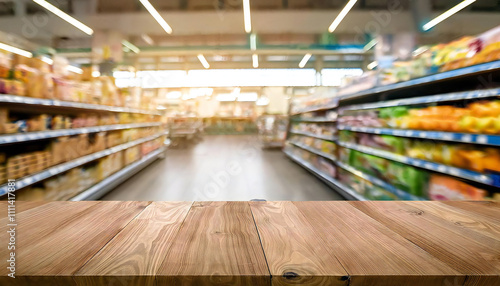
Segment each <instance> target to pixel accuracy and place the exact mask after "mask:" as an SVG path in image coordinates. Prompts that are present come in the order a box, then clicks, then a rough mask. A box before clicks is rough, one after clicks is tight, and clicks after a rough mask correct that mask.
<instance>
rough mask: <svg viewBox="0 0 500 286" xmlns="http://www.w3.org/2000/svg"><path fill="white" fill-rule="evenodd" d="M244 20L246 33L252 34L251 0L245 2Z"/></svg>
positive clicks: (244, 0)
mask: <svg viewBox="0 0 500 286" xmlns="http://www.w3.org/2000/svg"><path fill="white" fill-rule="evenodd" d="M243 18H244V21H245V32H247V33H250V32H252V19H251V18H250V0H243Z"/></svg>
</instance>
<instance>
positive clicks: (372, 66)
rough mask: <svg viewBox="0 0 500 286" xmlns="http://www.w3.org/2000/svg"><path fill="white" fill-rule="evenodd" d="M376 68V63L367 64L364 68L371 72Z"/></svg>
mask: <svg viewBox="0 0 500 286" xmlns="http://www.w3.org/2000/svg"><path fill="white" fill-rule="evenodd" d="M377 66H378V62H377V61H374V62H371V63H370V64H368V65H367V66H366V67H367V68H368V69H369V70H372V69H374V68H376V67H377Z"/></svg>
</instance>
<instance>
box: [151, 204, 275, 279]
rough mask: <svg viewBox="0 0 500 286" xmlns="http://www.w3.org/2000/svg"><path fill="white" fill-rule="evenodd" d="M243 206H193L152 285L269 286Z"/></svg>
mask: <svg viewBox="0 0 500 286" xmlns="http://www.w3.org/2000/svg"><path fill="white" fill-rule="evenodd" d="M270 280H271V279H270V275H269V271H268V269H267V265H266V260H265V257H264V253H263V251H262V247H261V245H260V241H259V237H258V233H257V230H256V228H255V224H254V221H253V218H252V213H251V211H250V207H249V205H248V203H247V202H196V203H194V204H193V206H192V207H191V210H190V212H189V214H188V215H187V217H186V220H185V221H184V224H183V225H182V226H181V228H180V230H179V232H178V233H177V235H176V237H175V239H174V242H173V244H172V246H171V248H170V250H169V252H168V254H167V256H166V257H165V259H164V261H163V263H162V265H161V267H160V269H159V270H158V272H157V285H252V286H253V285H255V286H259V285H269V284H270Z"/></svg>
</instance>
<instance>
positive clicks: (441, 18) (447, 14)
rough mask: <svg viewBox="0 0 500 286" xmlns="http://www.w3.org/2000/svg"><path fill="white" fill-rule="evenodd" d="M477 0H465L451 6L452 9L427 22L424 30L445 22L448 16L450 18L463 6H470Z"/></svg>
mask: <svg viewBox="0 0 500 286" xmlns="http://www.w3.org/2000/svg"><path fill="white" fill-rule="evenodd" d="M474 2H476V0H465V1H463V2H461V3H459V4H458V5H456V6H455V7H453V8H451V9H450V10H448V11H446V12H444V13H443V14H441V15H439V16H437V17H436V18H434V19H433V20H431V21H430V22H429V23H427V24H425V25H424V26H423V29H424V31H428V30H429V29H430V28H432V27H434V26H436V25H437V24H439V23H441V22H443V21H444V20H446V19H447V18H449V17H450V16H451V15H453V14H455V13H457V12H458V11H460V10H462V9H463V8H465V7H467V6H469V5H470V4H472V3H474Z"/></svg>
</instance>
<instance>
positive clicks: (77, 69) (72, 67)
mask: <svg viewBox="0 0 500 286" xmlns="http://www.w3.org/2000/svg"><path fill="white" fill-rule="evenodd" d="M66 69H67V70H68V71H70V72H74V73H78V74H82V73H83V70H82V69H81V68H78V67H75V66H68V67H67V68H66Z"/></svg>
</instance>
